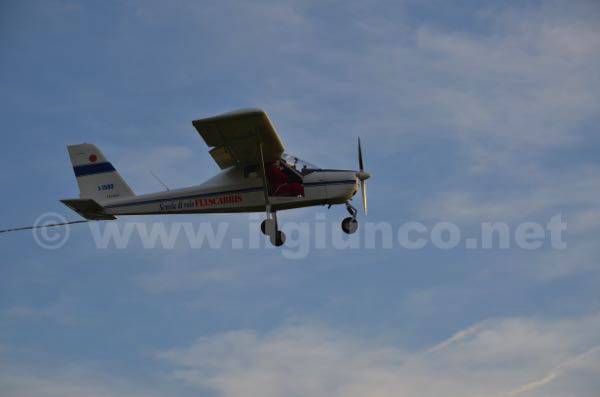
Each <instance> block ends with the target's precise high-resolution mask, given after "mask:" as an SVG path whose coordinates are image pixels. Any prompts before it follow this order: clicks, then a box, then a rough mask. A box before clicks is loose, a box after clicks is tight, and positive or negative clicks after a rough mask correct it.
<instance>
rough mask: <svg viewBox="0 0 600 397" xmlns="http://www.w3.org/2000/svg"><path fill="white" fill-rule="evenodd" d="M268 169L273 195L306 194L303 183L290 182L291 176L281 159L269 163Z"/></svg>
mask: <svg viewBox="0 0 600 397" xmlns="http://www.w3.org/2000/svg"><path fill="white" fill-rule="evenodd" d="M266 171H267V180H268V181H269V189H270V191H271V195H272V196H287V197H299V196H304V187H303V186H302V184H300V183H298V182H289V180H290V177H289V175H288V174H287V173H286V172H285V171H284V168H283V165H281V163H280V162H279V161H275V162H273V163H271V164H269V165H268V166H267V170H266Z"/></svg>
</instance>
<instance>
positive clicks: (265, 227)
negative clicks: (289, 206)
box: [260, 212, 285, 247]
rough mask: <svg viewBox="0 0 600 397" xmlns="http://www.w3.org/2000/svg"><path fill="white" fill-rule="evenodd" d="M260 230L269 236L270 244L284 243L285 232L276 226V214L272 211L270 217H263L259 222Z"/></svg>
mask: <svg viewBox="0 0 600 397" xmlns="http://www.w3.org/2000/svg"><path fill="white" fill-rule="evenodd" d="M260 231H261V232H262V233H263V234H264V235H266V236H269V240H270V241H271V244H273V245H274V246H276V247H281V246H282V245H283V244H284V243H285V233H284V232H282V231H281V230H279V228H278V227H277V215H276V214H275V212H273V218H272V219H265V220H264V221H262V223H261V224H260Z"/></svg>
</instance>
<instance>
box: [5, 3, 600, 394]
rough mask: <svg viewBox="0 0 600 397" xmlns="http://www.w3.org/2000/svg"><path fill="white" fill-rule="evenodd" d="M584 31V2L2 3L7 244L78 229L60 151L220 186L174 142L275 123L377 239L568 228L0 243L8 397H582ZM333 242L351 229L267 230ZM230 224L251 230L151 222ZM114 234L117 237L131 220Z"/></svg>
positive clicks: (594, 200)
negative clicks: (39, 229)
mask: <svg viewBox="0 0 600 397" xmlns="http://www.w3.org/2000/svg"><path fill="white" fill-rule="evenodd" d="M599 16H600V7H599V6H598V4H597V3H596V2H594V1H569V2H561V1H546V2H535V1H533V2H531V1H530V2H523V1H518V2H503V3H502V4H498V3H496V2H490V4H485V3H484V2H471V1H460V2H455V3H454V4H450V2H441V1H424V2H412V1H400V2H378V1H361V2H331V3H329V4H327V5H325V6H324V5H322V4H321V2H310V1H306V2H289V3H285V2H269V1H260V2H235V1H231V2H230V1H224V2H218V3H214V4H202V3H201V2H186V1H180V2H174V3H173V4H169V5H168V6H167V5H165V3H164V2H153V1H147V2H141V1H129V2H82V3H77V2H67V1H42V2H34V1H30V2H3V3H2V4H1V5H0V59H1V62H0V86H1V87H2V95H0V118H1V120H2V124H3V128H2V129H3V138H4V139H3V145H2V150H1V153H2V156H1V157H0V162H1V165H2V169H3V170H4V172H2V173H0V183H2V186H3V189H2V191H3V192H4V194H3V195H2V199H1V201H0V203H1V204H0V214H1V216H0V219H1V222H0V228H4V227H11V226H19V225H27V224H31V223H32V222H34V221H35V219H36V218H37V217H38V216H39V215H40V214H43V213H45V212H48V211H54V212H58V213H61V214H63V215H64V216H66V217H68V218H69V219H76V215H75V214H74V213H70V212H69V210H68V209H67V208H65V207H63V206H62V204H61V203H60V202H58V200H59V199H62V198H70V197H76V196H77V194H78V192H77V187H76V183H75V178H74V176H73V173H72V170H71V166H70V163H69V160H68V156H67V152H66V148H65V146H66V145H67V144H74V143H81V142H93V143H95V144H97V145H98V146H99V147H101V148H102V150H103V152H104V153H105V154H106V155H107V157H108V158H109V159H110V160H111V161H112V162H113V164H114V165H115V166H116V167H117V169H118V170H119V171H120V172H121V174H122V175H123V177H124V178H125V179H126V180H127V181H128V182H129V183H130V185H131V186H132V188H133V189H134V191H136V192H138V193H146V192H151V191H153V190H160V189H161V186H160V185H159V184H158V183H157V182H156V181H155V180H154V179H153V178H152V176H151V175H150V173H149V172H148V171H149V170H152V171H154V172H156V173H158V174H159V175H160V177H161V178H162V179H164V180H165V181H166V182H167V183H168V184H169V185H170V186H176V187H178V186H187V185H193V184H197V183H200V182H202V181H203V180H205V179H207V178H208V177H210V176H212V175H213V174H214V173H215V172H216V171H217V166H216V165H215V164H214V163H213V161H212V160H211V158H210V156H209V155H208V154H207V148H206V146H205V144H204V142H203V141H202V140H201V139H200V137H199V136H198V134H197V133H196V132H195V130H194V129H193V127H192V125H191V120H193V119H196V118H200V117H203V116H210V115H213V114H217V113H221V112H225V111H230V110H233V109H237V108H244V107H261V108H264V109H265V110H266V111H267V112H268V113H269V114H270V117H271V119H272V120H273V122H274V124H275V125H276V127H277V130H278V132H279V134H280V136H281V137H282V139H283V141H284V143H285V145H286V147H287V149H288V151H290V152H292V153H294V154H297V155H298V156H300V157H303V158H305V159H306V160H308V161H311V162H314V163H317V164H319V165H321V166H325V167H329V168H354V167H355V166H356V137H357V136H358V135H360V136H361V138H362V140H363V145H364V150H365V160H366V164H367V168H368V169H369V171H370V172H371V173H372V174H373V178H372V179H371V180H369V216H368V220H369V221H372V222H380V221H387V222H390V223H391V224H392V225H394V227H396V226H400V225H401V224H402V223H404V222H407V221H419V222H422V223H424V224H425V225H428V226H429V225H433V224H435V223H437V222H440V221H449V222H454V223H456V224H457V225H459V226H460V228H461V230H463V231H464V232H465V233H468V232H472V231H473V230H477V228H479V225H480V223H481V222H485V221H503V222H507V223H508V224H509V225H517V224H519V223H521V222H524V221H535V222H539V223H542V224H545V223H546V222H548V221H549V220H550V218H551V217H552V216H554V215H556V214H559V213H560V214H562V215H563V217H564V218H565V219H566V221H567V223H568V232H567V243H568V248H567V249H565V250H553V249H551V248H550V247H548V245H547V244H546V245H544V247H542V249H539V250H532V251H528V250H523V249H519V248H513V249H510V250H499V249H496V250H465V249H460V248H457V249H453V250H441V249H437V248H435V247H431V246H430V245H429V246H427V247H426V248H425V249H422V250H406V249H402V248H400V247H396V248H394V249H391V250H389V249H379V250H368V249H358V250H335V249H333V248H331V247H329V248H327V249H325V250H311V251H310V253H309V254H308V256H307V257H306V258H303V259H294V260H293V259H289V258H286V257H285V256H284V255H282V254H281V252H279V251H278V250H274V249H261V250H233V249H230V248H227V247H225V248H223V249H221V250H210V249H207V250H193V249H189V247H186V246H185V244H177V246H176V249H173V250H168V249H162V248H157V249H153V250H147V249H144V248H143V247H142V246H141V245H140V244H137V243H136V244H132V245H131V246H130V247H128V248H127V249H126V250H119V249H114V247H113V248H110V249H103V250H98V249H96V246H95V244H94V240H93V238H92V235H91V233H90V230H89V228H88V227H87V226H86V225H77V226H74V227H73V228H72V229H71V237H70V239H69V241H68V242H67V244H65V245H64V246H63V247H62V248H61V249H58V250H53V251H49V250H44V249H42V248H40V247H39V246H37V245H36V243H35V241H34V239H33V238H32V236H31V234H29V233H27V232H23V233H13V234H3V235H2V236H1V238H0V249H1V250H2V261H1V262H0V275H1V277H0V368H2V371H1V372H0V373H1V375H0V385H2V388H3V390H4V391H3V393H2V394H3V395H6V396H22V395H27V396H30V395H36V396H42V397H45V396H55V395H61V396H71V395H72V396H75V395H82V394H84V395H89V396H96V395H97V396H100V395H102V396H125V395H127V396H131V395H146V396H147V395H151V396H153V395H157V396H164V395H175V394H176V395H181V396H187V395H199V394H200V395H207V396H226V397H230V396H232V397H233V396H242V395H248V394H252V395H263V396H281V395H312V396H325V395H327V396H332V395H333V396H342V395H343V396H364V395H370V396H399V395H407V396H415V395H418V396H425V397H427V396H439V395H441V394H442V393H443V395H449V396H496V395H497V396H507V395H513V396H514V395H523V396H545V397H547V396H564V395H567V394H568V395H574V396H595V395H596V392H597V390H598V388H599V387H600V384H598V380H597V379H598V376H597V375H598V372H599V371H600V347H599V346H600V337H599V336H598V335H599V333H598V330H599V329H600V297H599V295H598V292H597V291H598V288H599V287H600V273H599V272H598V266H597V262H598V257H599V254H600V249H599V248H598V244H597V236H598V231H599V230H600V227H599V225H600V206H599V204H598V202H599V198H600V176H599V175H600V172H599V171H600V160H599V156H598V153H599V152H600V139H599V136H600V135H599V134H598V127H597V126H598V123H599V122H600V113H599V111H598V104H599V103H600V75H599V74H598V70H600V29H599V28H598V24H597V20H598V17H599ZM316 213H321V214H324V216H326V219H327V220H328V221H331V222H338V221H339V220H341V219H342V218H343V217H344V216H345V210H344V209H343V208H342V207H339V208H332V209H330V210H323V209H320V208H317V209H303V210H298V211H291V212H289V213H284V214H281V216H280V218H281V219H282V220H284V221H299V220H305V219H310V220H313V219H315V214H316ZM165 219H166V220H167V221H168V222H171V221H191V222H196V223H197V222H200V220H203V221H209V222H213V223H218V222H221V221H228V222H231V227H232V228H233V230H234V231H238V232H241V231H243V230H247V223H248V221H249V218H248V217H247V216H245V215H207V216H203V217H202V218H200V217H199V216H190V217H187V216H183V217H171V218H157V217H152V218H134V220H135V221H137V222H141V221H146V220H150V221H151V220H156V221H158V220H162V221H164V220H165ZM124 221H126V220H123V221H121V220H120V221H119V222H124Z"/></svg>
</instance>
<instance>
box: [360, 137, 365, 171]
mask: <svg viewBox="0 0 600 397" xmlns="http://www.w3.org/2000/svg"><path fill="white" fill-rule="evenodd" d="M358 167H359V170H361V171H364V170H365V167H364V165H363V156H362V149H361V147H360V137H358Z"/></svg>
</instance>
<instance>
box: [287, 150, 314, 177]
mask: <svg viewBox="0 0 600 397" xmlns="http://www.w3.org/2000/svg"><path fill="white" fill-rule="evenodd" d="M281 159H282V160H283V161H285V162H286V163H287V164H288V165H289V166H290V167H292V168H294V169H295V170H296V171H298V172H300V173H302V174H304V173H305V172H306V171H307V170H312V171H314V170H318V169H320V168H319V167H317V166H316V165H314V164H311V163H309V162H307V161H304V160H302V159H299V158H298V157H296V156H292V155H291V154H287V153H284V154H282V155H281Z"/></svg>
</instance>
